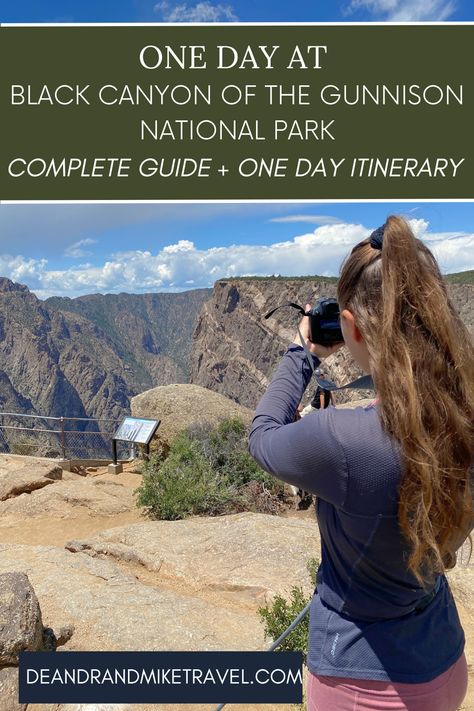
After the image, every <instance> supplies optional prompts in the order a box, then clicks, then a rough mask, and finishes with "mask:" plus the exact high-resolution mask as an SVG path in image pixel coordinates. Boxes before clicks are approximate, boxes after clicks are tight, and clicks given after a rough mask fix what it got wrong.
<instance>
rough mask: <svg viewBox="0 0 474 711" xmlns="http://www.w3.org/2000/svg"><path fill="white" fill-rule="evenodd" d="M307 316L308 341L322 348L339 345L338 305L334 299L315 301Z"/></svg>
mask: <svg viewBox="0 0 474 711" xmlns="http://www.w3.org/2000/svg"><path fill="white" fill-rule="evenodd" d="M306 316H309V340H310V341H311V343H319V344H320V345H323V346H331V345H333V344H334V343H341V342H342V341H343V340H344V338H343V337H342V331H341V322H340V313H339V304H338V303H337V300H336V299H332V298H324V297H323V298H321V299H318V300H317V301H316V303H315V304H314V306H313V308H312V309H311V311H306Z"/></svg>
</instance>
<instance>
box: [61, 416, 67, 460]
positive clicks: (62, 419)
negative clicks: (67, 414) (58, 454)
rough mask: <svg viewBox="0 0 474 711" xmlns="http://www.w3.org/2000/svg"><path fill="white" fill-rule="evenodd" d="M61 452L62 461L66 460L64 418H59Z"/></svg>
mask: <svg viewBox="0 0 474 711" xmlns="http://www.w3.org/2000/svg"><path fill="white" fill-rule="evenodd" d="M61 451H62V455H63V459H66V436H65V434H64V417H61Z"/></svg>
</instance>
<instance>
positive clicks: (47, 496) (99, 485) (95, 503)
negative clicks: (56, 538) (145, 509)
mask: <svg viewBox="0 0 474 711" xmlns="http://www.w3.org/2000/svg"><path fill="white" fill-rule="evenodd" d="M51 483H52V484H53V485H52V486H47V487H45V488H43V489H37V490H35V491H32V492H31V493H30V494H21V495H20V496H15V497H14V498H12V499H8V500H6V501H0V517H8V516H10V515H18V514H21V515H22V516H26V517H30V516H45V515H48V514H52V515H54V516H56V517H58V518H69V517H74V516H75V515H76V514H77V509H78V508H82V509H84V508H85V509H88V510H90V512H91V513H92V514H96V515H102V516H110V515H113V514H117V513H122V512H124V511H130V510H131V509H132V508H134V506H135V503H134V496H133V491H132V489H131V488H130V487H129V486H124V485H123V484H121V483H120V482H118V481H117V482H114V481H109V480H107V479H101V478H90V477H77V478H76V479H75V480H70V481H57V482H51ZM0 525H1V524H0Z"/></svg>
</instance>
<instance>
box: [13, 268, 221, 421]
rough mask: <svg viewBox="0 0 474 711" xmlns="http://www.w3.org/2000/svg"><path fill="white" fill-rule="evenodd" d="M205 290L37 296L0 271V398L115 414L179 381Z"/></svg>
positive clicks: (44, 409)
mask: <svg viewBox="0 0 474 711" xmlns="http://www.w3.org/2000/svg"><path fill="white" fill-rule="evenodd" d="M209 293H210V292H209V291H207V290H204V289H203V290H200V291H197V292H186V293H185V294H145V295H129V294H119V295H116V296H114V295H111V296H110V297H109V296H102V295H98V294H97V295H92V296H88V297H81V298H79V299H50V300H48V301H47V302H42V301H40V300H39V299H38V298H37V297H36V296H35V295H34V294H32V293H31V292H30V291H29V290H28V289H27V287H26V286H22V285H21V284H14V283H13V282H11V281H10V280H9V279H5V278H0V406H1V408H2V410H4V411H5V410H10V411H15V412H22V413H39V414H43V415H52V416H58V415H67V416H69V417H106V418H118V417H121V416H122V415H123V414H124V412H125V411H128V409H129V402H130V398H131V397H132V396H133V395H135V394H137V393H139V392H142V391H143V390H147V389H149V388H150V387H154V386H156V385H162V384H166V383H173V382H186V381H187V379H188V368H189V365H188V359H189V352H190V348H191V336H192V332H193V329H194V325H195V321H196V317H197V314H198V312H199V309H200V307H201V304H202V302H203V301H204V300H205V299H206V298H207V297H208V296H209Z"/></svg>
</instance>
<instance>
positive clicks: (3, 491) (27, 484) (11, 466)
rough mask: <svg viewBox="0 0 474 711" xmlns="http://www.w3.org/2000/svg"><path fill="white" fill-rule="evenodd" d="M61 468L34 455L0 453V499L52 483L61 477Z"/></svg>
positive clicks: (3, 499)
mask: <svg viewBox="0 0 474 711" xmlns="http://www.w3.org/2000/svg"><path fill="white" fill-rule="evenodd" d="M62 471H63V470H62V469H61V467H60V466H58V465H57V464H55V463H54V461H47V460H44V459H37V458H35V457H21V456H14V455H5V454H2V455H0V501H5V500H6V499H10V498H12V497H13V496H18V495H19V494H22V493H31V492H32V491H35V490H36V489H42V488H43V487H45V486H48V485H50V484H53V483H54V482H55V481H57V480H58V479H61V476H62Z"/></svg>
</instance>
